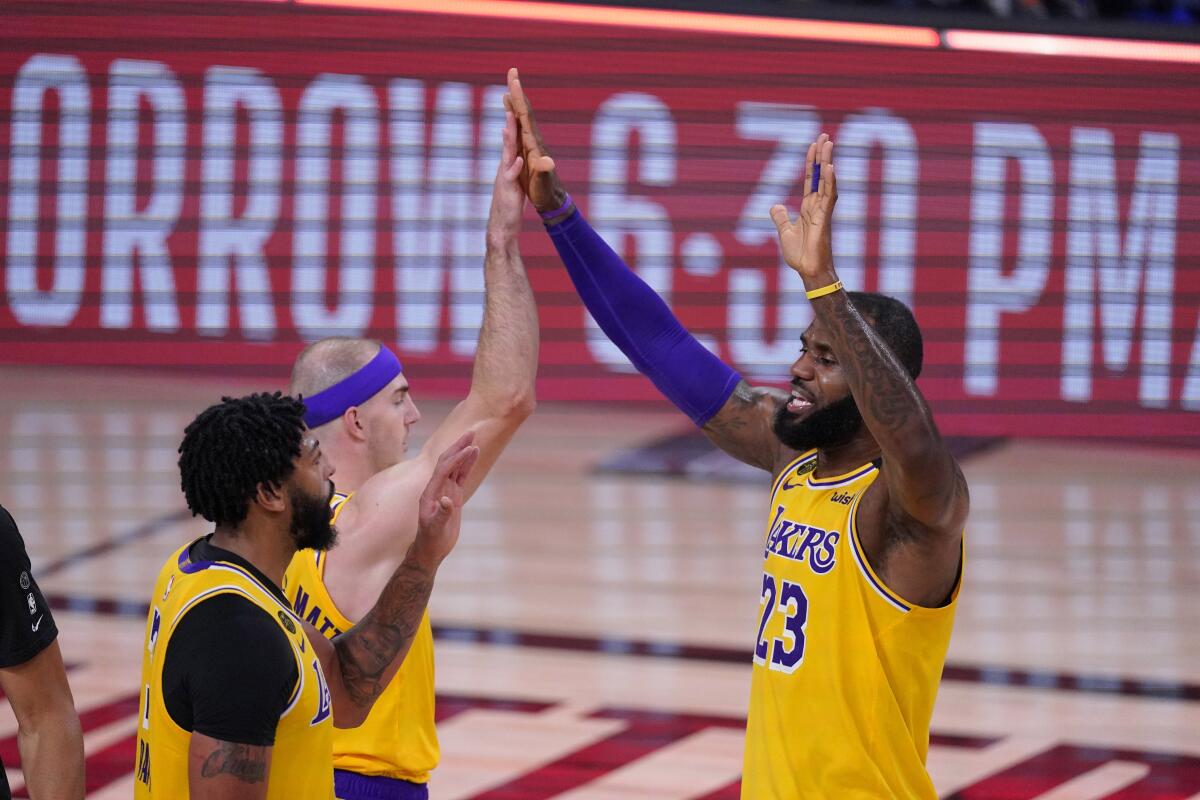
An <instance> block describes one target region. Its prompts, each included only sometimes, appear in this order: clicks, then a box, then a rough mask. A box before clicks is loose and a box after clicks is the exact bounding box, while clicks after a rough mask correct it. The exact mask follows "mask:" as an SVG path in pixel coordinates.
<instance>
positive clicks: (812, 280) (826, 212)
mask: <svg viewBox="0 0 1200 800" xmlns="http://www.w3.org/2000/svg"><path fill="white" fill-rule="evenodd" d="M814 173H817V174H818V178H817V184H816V187H815V188H814V187H813V175H814ZM836 202H837V177H836V176H835V175H834V172H833V141H832V140H830V138H829V135H828V134H825V133H822V134H821V135H820V137H818V138H817V140H816V141H815V142H813V143H812V144H810V145H809V146H808V158H807V166H806V168H805V172H804V195H803V199H802V200H801V201H800V216H799V218H798V219H797V220H796V222H792V221H791V219H790V218H789V217H788V210H787V208H786V207H785V206H782V205H774V206H771V220H772V221H773V222H774V223H775V228H776V229H777V230H778V231H779V249H780V250H781V251H782V253H783V259H784V261H786V262H787V265H788V266H789V267H791V268H792V269H794V270H796V272H798V273H800V277H801V278H803V279H804V284H805V286H806V287H808V288H810V289H812V288H814V287H819V286H824V285H825V284H829V283H832V282H833V281H835V280H836V276H835V275H834V272H833V242H832V235H831V225H830V223H831V221H832V217H833V206H834V203H836Z"/></svg>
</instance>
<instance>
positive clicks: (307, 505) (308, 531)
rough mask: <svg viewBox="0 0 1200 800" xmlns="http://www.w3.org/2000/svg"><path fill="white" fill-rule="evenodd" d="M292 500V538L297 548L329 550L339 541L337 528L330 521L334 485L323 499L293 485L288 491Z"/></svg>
mask: <svg viewBox="0 0 1200 800" xmlns="http://www.w3.org/2000/svg"><path fill="white" fill-rule="evenodd" d="M288 494H289V496H290V498H291V501H292V527H291V534H292V540H293V541H295V543H296V549H297V550H305V549H312V550H328V549H329V548H331V547H333V546H334V544H336V543H337V528H335V527H333V525H332V524H331V523H330V521H329V520H330V518H331V517H332V512H330V510H329V501H330V499H332V498H333V485H332V484H330V487H329V496H328V497H326V498H324V499H322V498H320V497H314V496H312V495H308V494H305V493H304V492H302V491H300V490H299V489H297V488H295V487H293V488H292V489H291V490H290V491H289V492H288Z"/></svg>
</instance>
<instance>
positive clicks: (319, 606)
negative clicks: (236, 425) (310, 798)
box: [284, 495, 440, 783]
mask: <svg viewBox="0 0 1200 800" xmlns="http://www.w3.org/2000/svg"><path fill="white" fill-rule="evenodd" d="M347 500H349V496H346V495H334V498H333V500H332V501H330V506H331V507H332V508H333V519H334V522H335V523H336V522H337V518H338V515H339V514H340V513H341V510H342V508H344V507H345V503H346V501H347ZM324 576H325V554H324V553H317V552H315V551H313V550H301V551H300V552H298V553H296V555H295V557H294V558H293V559H292V563H291V564H290V565H289V566H288V570H287V578H286V580H285V583H284V585H285V587H286V589H285V591H286V592H287V596H288V599H289V600H290V601H291V603H292V608H293V609H294V610H295V612H296V613H297V614H298V615H299V616H301V617H303V618H304V619H306V620H308V621H309V622H310V623H312V625H313V627H315V628H316V629H317V630H318V631H320V632H321V633H322V634H323V635H324V636H327V637H330V638H332V637H334V636H336V635H337V634H339V633H341V632H342V631H345V630H349V629H350V628H351V627H353V625H354V622H353V621H352V620H350V619H347V618H346V616H345V615H344V614H342V612H341V611H339V610H338V608H337V605H336V604H335V603H334V602H333V598H332V597H330V595H329V590H328V589H327V588H326V587H325V578H324ZM439 757H440V751H439V749H438V740H437V730H436V728H435V727H434V692H433V629H432V627H431V626H430V624H429V613H428V612H426V613H425V614H424V615H423V616H422V617H421V624H420V625H419V626H418V627H417V633H416V635H415V636H414V637H413V642H412V647H411V648H409V651H408V655H407V656H405V658H404V663H403V664H401V665H400V669H399V671H398V672H397V673H396V676H395V677H394V678H392V682H391V683H389V684H388V685H387V688H385V689H384V690H383V694H381V695H380V696H379V698H378V699H377V700H376V701H375V705H374V707H373V708H372V709H371V713H370V714H368V715H367V719H366V721H365V722H363V724H362V725H360V726H358V727H357V728H347V729H342V728H335V729H334V734H333V766H334V767H336V768H337V769H342V770H347V771H349V772H356V773H358V774H360V775H382V776H385V777H388V778H399V779H401V780H406V781H411V782H413V783H426V782H428V781H429V772H430V770H432V769H433V768H434V767H436V766H437V764H438V759H439Z"/></svg>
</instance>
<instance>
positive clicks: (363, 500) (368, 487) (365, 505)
mask: <svg viewBox="0 0 1200 800" xmlns="http://www.w3.org/2000/svg"><path fill="white" fill-rule="evenodd" d="M432 474H433V465H432V464H431V463H428V462H427V461H426V460H425V459H424V458H422V457H421V456H417V457H416V458H410V459H408V460H406V461H401V462H400V463H399V464H393V465H392V466H390V467H388V468H387V469H385V470H380V471H379V472H376V473H375V474H374V475H372V476H371V477H370V478H367V480H365V481H363V484H362V485H361V486H359V487H358V488H357V489H355V490H354V491H353V492H349V493H348V496H347V498H346V500H345V501H343V503H342V506H341V508H342V513H343V514H350V513H353V514H359V513H362V512H363V511H364V510H366V509H369V508H372V507H374V506H375V505H376V504H377V502H378V501H379V499H380V498H383V497H386V498H388V500H389V504H393V505H394V503H395V498H396V497H398V496H404V495H406V494H407V495H411V496H412V497H413V498H414V500H415V499H416V498H417V497H420V495H421V491H422V490H423V489H424V488H425V484H426V483H428V482H429V477H430V476H431V475H432Z"/></svg>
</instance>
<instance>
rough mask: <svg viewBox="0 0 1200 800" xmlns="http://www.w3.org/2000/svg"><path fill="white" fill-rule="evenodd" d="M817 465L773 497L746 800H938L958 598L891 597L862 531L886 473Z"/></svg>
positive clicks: (785, 478) (793, 469) (788, 477)
mask: <svg viewBox="0 0 1200 800" xmlns="http://www.w3.org/2000/svg"><path fill="white" fill-rule="evenodd" d="M816 463H817V454H816V451H815V450H812V451H809V452H807V453H805V454H803V455H801V456H800V457H799V458H797V459H796V460H795V461H793V462H792V463H791V464H790V465H789V466H788V467H787V468H786V469H785V470H784V471H783V472H782V473H781V474H780V476H779V477H778V478H777V479H776V481H775V484H774V486H773V488H772V492H771V506H770V515H769V518H768V523H767V537H766V545H765V548H764V551H763V555H764V559H763V577H762V585H761V587H760V588H761V591H762V594H761V596H760V606H759V616H758V628H757V630H758V638H757V640H756V642H755V648H754V667H753V674H752V678H751V693H750V709H749V715H748V719H747V728H746V753H745V760H744V765H743V776H742V797H743V798H753V800H767V799H768V798H770V799H773V800H793V798H825V797H829V798H838V800H853V799H854V798H887V797H898V798H905V799H906V800H909V799H910V798H911V799H912V800H916V799H917V798H930V799H931V800H933V799H934V798H936V797H937V793H936V792H935V791H934V788H933V783H932V781H931V780H930V778H929V774H928V772H927V771H926V769H925V757H926V754H927V753H928V750H929V722H930V718H931V716H932V715H933V703H934V699H935V698H936V696H937V687H938V683H939V681H940V679H941V674H942V667H943V665H944V663H945V660H946V650H947V648H948V647H949V644H950V631H951V628H952V627H953V624H954V611H955V608H956V607H957V599H958V586H957V585H956V586H955V589H954V593H953V595H952V596H951V599H950V602H949V603H947V604H946V605H945V606H942V607H940V608H923V607H920V606H916V605H914V604H912V603H909V602H907V601H905V600H903V599H902V598H900V597H899V596H898V595H896V594H895V593H894V592H892V591H890V590H889V589H888V588H887V586H886V585H884V583H883V581H882V580H880V579H879V577H878V576H877V575H876V574H875V573H874V571H873V570H872V569H871V566H870V564H869V563H868V562H867V560H866V556H865V555H864V553H863V550H862V544H861V542H860V541H859V539H858V535H857V532H856V530H855V527H854V515H855V511H856V510H857V508H858V502H859V500H860V499H861V498H862V495H863V494H864V493H865V492H866V490H867V488H868V487H869V486H870V485H871V484H872V482H874V480H875V479H876V478H877V477H878V475H879V470H878V467H877V466H876V465H875V464H866V465H863V466H862V467H860V468H859V469H857V470H854V471H852V472H849V473H847V474H845V475H839V476H835V477H830V478H820V479H817V478H814V477H813V470H814V468H815V467H816ZM959 584H961V579H960V581H959Z"/></svg>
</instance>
